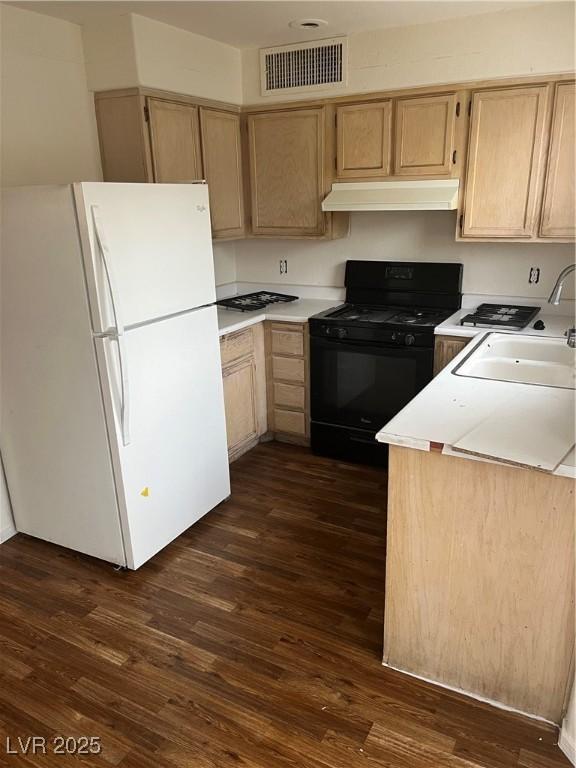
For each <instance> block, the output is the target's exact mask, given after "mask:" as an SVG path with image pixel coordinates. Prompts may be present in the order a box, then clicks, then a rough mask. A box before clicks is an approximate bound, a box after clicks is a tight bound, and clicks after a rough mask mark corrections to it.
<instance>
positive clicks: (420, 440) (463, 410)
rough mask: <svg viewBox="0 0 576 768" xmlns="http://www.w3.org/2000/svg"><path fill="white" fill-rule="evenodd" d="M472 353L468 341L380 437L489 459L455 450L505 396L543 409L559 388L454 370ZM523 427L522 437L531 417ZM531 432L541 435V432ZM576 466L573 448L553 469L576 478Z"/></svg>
mask: <svg viewBox="0 0 576 768" xmlns="http://www.w3.org/2000/svg"><path fill="white" fill-rule="evenodd" d="M485 333H486V331H484V332H483V333H482V334H481V336H480V337H479V338H478V340H477V342H473V343H474V344H480V343H481V341H482V339H483V337H484V335H485ZM469 354H470V348H469V346H468V347H466V348H465V349H463V350H462V351H461V352H460V353H459V354H458V355H457V356H456V357H455V358H454V360H452V361H451V362H450V363H449V364H448V365H447V366H446V368H444V370H443V371H441V372H440V373H439V374H438V375H437V376H436V377H435V378H434V379H432V381H431V382H430V383H429V384H428V385H427V386H426V387H425V388H424V389H423V390H422V391H421V392H419V393H418V394H417V395H416V397H415V398H414V399H413V400H411V401H410V402H409V403H408V405H407V406H405V408H403V409H402V410H401V411H400V413H398V414H397V415H396V416H395V417H394V418H393V419H392V420H391V421H389V422H388V423H387V424H386V425H385V426H384V427H383V428H382V429H381V430H380V432H378V434H377V435H376V439H377V440H378V441H379V442H381V443H389V444H390V445H399V446H404V447H407V448H415V449H417V450H423V451H429V450H431V444H435V445H434V446H433V447H434V448H436V449H441V450H442V453H445V454H449V455H454V456H459V457H461V458H466V459H472V460H475V461H488V462H490V461H491V460H490V459H487V458H483V457H479V456H473V455H470V454H465V453H462V452H459V451H457V450H454V448H453V446H454V445H455V444H457V443H458V442H459V440H461V439H462V438H463V436H464V435H467V434H468V433H469V432H470V431H471V430H472V429H474V428H475V427H477V426H478V425H479V424H481V423H482V422H483V421H484V420H485V419H488V418H489V417H491V416H492V415H493V413H494V411H495V410H496V408H498V407H501V406H502V405H503V404H505V403H506V402H507V401H509V402H510V401H513V402H514V403H515V404H517V403H518V399H519V398H523V397H525V398H526V401H527V404H528V405H527V414H528V415H529V411H530V408H534V403H535V402H537V403H538V410H539V411H540V409H546V408H547V407H548V406H549V405H550V402H551V399H552V398H555V397H556V396H557V394H558V392H559V390H558V389H556V388H554V387H537V386H535V385H527V384H517V383H514V382H506V381H495V380H492V379H476V378H469V377H464V376H457V375H455V374H453V370H454V369H455V368H456V367H457V366H458V364H459V363H460V362H461V361H462V360H463V359H464V358H465V357H466V356H467V355H469ZM560 391H561V392H563V393H565V392H566V390H560ZM571 394H572V393H571ZM528 401H529V402H528ZM524 427H525V430H522V437H519V439H526V435H525V434H524V432H525V431H526V430H528V431H529V429H530V421H529V419H528V418H527V419H525V420H524ZM533 437H534V439H538V438H537V435H534V436H533ZM528 439H530V438H528ZM493 463H499V462H497V461H495V462H493ZM575 465H576V455H575V449H574V448H572V449H571V450H570V451H569V452H568V454H567V455H566V456H565V457H564V459H562V461H561V463H560V464H559V465H558V466H557V467H556V468H555V470H554V472H553V474H555V475H562V476H565V477H576V466H575Z"/></svg>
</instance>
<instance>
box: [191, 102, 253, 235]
mask: <svg viewBox="0 0 576 768" xmlns="http://www.w3.org/2000/svg"><path fill="white" fill-rule="evenodd" d="M200 126H201V130H202V158H203V161H204V172H205V174H206V180H207V182H208V192H209V195H210V213H211V215H212V233H213V235H214V237H222V238H225V237H240V236H242V235H243V234H244V199H243V194H244V191H243V186H242V155H241V142H240V115H237V114H233V113H231V112H220V111H218V110H216V109H205V108H204V107H201V109H200Z"/></svg>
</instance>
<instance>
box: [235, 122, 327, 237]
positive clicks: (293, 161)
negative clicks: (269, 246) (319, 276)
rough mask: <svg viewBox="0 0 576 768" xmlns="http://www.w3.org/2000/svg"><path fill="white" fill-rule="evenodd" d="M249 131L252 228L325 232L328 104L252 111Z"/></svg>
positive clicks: (271, 231)
mask: <svg viewBox="0 0 576 768" xmlns="http://www.w3.org/2000/svg"><path fill="white" fill-rule="evenodd" d="M248 136H249V147H250V188H251V196H252V233H253V234H254V235H276V236H281V237H305V236H321V235H324V234H325V232H326V216H325V214H324V213H323V212H322V210H321V207H320V205H321V200H322V198H323V196H324V194H325V192H326V191H327V190H326V169H325V161H326V158H325V154H326V153H325V140H326V139H325V109H324V108H323V107H317V108H316V107H315V108H311V109H291V110H286V111H275V112H259V113H256V114H251V115H249V116H248Z"/></svg>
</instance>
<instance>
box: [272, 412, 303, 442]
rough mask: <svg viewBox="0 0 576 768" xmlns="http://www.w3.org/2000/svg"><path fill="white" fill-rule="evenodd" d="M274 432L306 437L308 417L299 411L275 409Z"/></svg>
mask: <svg viewBox="0 0 576 768" xmlns="http://www.w3.org/2000/svg"><path fill="white" fill-rule="evenodd" d="M274 431H275V432H286V433H288V434H291V435H302V436H303V437H305V436H306V416H305V415H304V414H303V413H301V412H299V411H283V410H280V409H279V408H274Z"/></svg>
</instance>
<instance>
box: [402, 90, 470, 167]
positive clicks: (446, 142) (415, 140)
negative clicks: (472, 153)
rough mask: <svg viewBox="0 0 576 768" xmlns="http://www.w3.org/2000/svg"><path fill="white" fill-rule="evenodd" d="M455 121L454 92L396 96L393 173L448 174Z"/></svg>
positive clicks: (450, 164)
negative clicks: (433, 94)
mask: <svg viewBox="0 0 576 768" xmlns="http://www.w3.org/2000/svg"><path fill="white" fill-rule="evenodd" d="M455 125H456V94H454V93H448V94H443V95H441V96H427V97H421V98H414V99H398V101H397V102H396V125H395V143H396V151H395V153H394V173H395V174H397V175H399V176H440V175H446V174H450V170H451V167H452V152H453V148H454V133H455Z"/></svg>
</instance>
